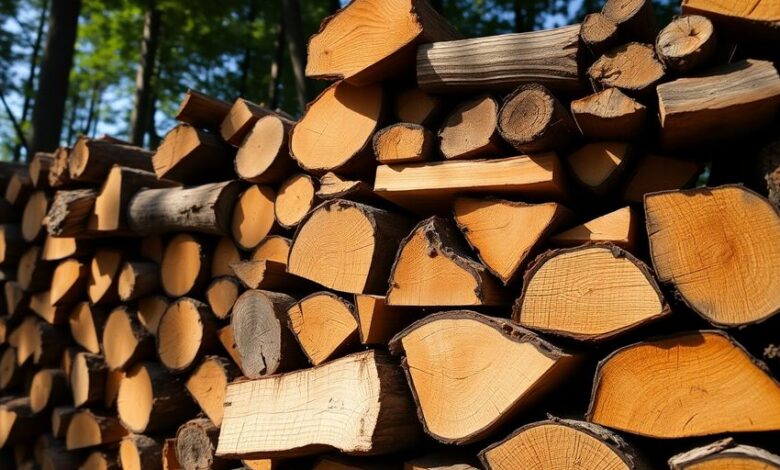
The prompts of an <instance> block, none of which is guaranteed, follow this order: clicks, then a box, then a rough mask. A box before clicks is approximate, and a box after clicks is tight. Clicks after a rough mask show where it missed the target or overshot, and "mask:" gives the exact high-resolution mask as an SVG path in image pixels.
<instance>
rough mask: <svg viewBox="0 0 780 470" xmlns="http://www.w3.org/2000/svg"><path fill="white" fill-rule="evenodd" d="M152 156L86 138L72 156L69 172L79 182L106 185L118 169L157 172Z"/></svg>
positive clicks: (77, 146) (132, 148)
mask: <svg viewBox="0 0 780 470" xmlns="http://www.w3.org/2000/svg"><path fill="white" fill-rule="evenodd" d="M152 155H153V153H152V152H150V151H149V150H146V149H142V148H140V147H135V146H132V145H125V144H121V143H116V142H111V141H109V140H102V139H90V138H88V137H84V136H82V137H79V139H78V141H77V142H76V145H75V146H74V147H73V150H72V151H71V152H70V155H69V159H68V160H69V161H68V171H69V172H70V177H71V178H72V179H74V180H76V181H79V182H83V183H91V184H102V183H103V181H104V180H105V179H106V177H107V176H108V172H109V171H111V167H113V166H114V165H120V166H123V167H127V168H138V169H139V170H145V171H154V170H153V168H152Z"/></svg>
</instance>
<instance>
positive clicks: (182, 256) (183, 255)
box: [160, 233, 211, 298]
mask: <svg viewBox="0 0 780 470" xmlns="http://www.w3.org/2000/svg"><path fill="white" fill-rule="evenodd" d="M210 262H211V251H210V246H209V245H208V241H207V240H206V239H205V238H203V237H197V236H195V235H191V234H187V233H181V234H179V235H176V236H175V237H173V238H172V239H171V240H170V241H169V242H168V244H167V245H165V253H164V254H163V260H162V263H161V264H160V284H161V285H162V288H163V291H165V293H166V294H167V295H168V296H169V297H173V298H176V297H182V296H185V295H187V294H189V293H192V292H200V291H201V290H202V289H203V288H204V287H205V286H206V283H207V282H208V280H209V272H210V266H209V263H210Z"/></svg>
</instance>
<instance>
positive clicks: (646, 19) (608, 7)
mask: <svg viewBox="0 0 780 470" xmlns="http://www.w3.org/2000/svg"><path fill="white" fill-rule="evenodd" d="M601 13H602V14H603V15H604V16H606V17H607V18H609V19H610V20H612V21H613V22H614V23H615V24H617V26H618V32H619V33H620V35H621V36H622V37H624V38H626V39H630V40H633V41H645V42H652V41H653V39H655V37H656V34H658V23H657V21H656V18H655V12H654V11H653V2H652V1H651V0H607V2H606V3H605V4H604V8H603V9H602V10H601Z"/></svg>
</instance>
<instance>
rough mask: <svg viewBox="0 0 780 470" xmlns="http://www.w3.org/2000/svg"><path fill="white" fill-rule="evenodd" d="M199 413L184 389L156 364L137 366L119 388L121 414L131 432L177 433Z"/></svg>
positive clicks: (128, 372)
mask: <svg viewBox="0 0 780 470" xmlns="http://www.w3.org/2000/svg"><path fill="white" fill-rule="evenodd" d="M196 409H197V407H196V406H195V403H193V401H192V399H190V397H189V395H187V391H186V390H185V388H184V385H183V384H182V383H181V382H179V381H178V380H177V379H176V378H175V377H173V376H172V375H170V373H169V372H168V371H167V370H165V367H163V366H162V365H161V364H159V363H156V362H138V363H135V365H133V366H132V367H130V369H128V371H127V374H126V375H125V377H124V378H123V379H122V382H121V384H120V386H119V396H118V397H117V411H118V413H119V419H120V421H121V422H122V425H123V426H124V427H125V428H127V429H128V430H129V431H130V432H134V433H155V432H162V431H166V430H171V429H174V428H176V427H177V426H178V425H179V424H180V423H181V422H183V421H186V420H187V419H189V418H190V417H192V416H193V415H195V413H196Z"/></svg>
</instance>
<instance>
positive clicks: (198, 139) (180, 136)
mask: <svg viewBox="0 0 780 470" xmlns="http://www.w3.org/2000/svg"><path fill="white" fill-rule="evenodd" d="M234 153H235V151H234V150H233V149H232V148H231V147H230V146H228V145H226V144H225V142H224V141H223V140H222V139H221V138H220V137H219V136H218V135H217V134H213V133H211V132H206V131H202V130H199V129H196V128H195V127H192V126H190V125H189V124H179V125H178V126H176V127H174V128H173V129H171V131H170V132H168V134H166V136H165V138H164V139H163V141H162V143H161V144H160V146H159V147H158V148H157V151H156V152H155V153H154V156H153V157H152V164H153V167H154V169H153V170H150V171H153V172H154V173H155V174H156V175H157V177H158V178H160V179H163V178H165V179H168V180H173V181H180V182H182V183H185V184H199V183H208V182H212V181H222V180H226V179H229V178H230V177H231V175H232V160H233V154H234Z"/></svg>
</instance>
